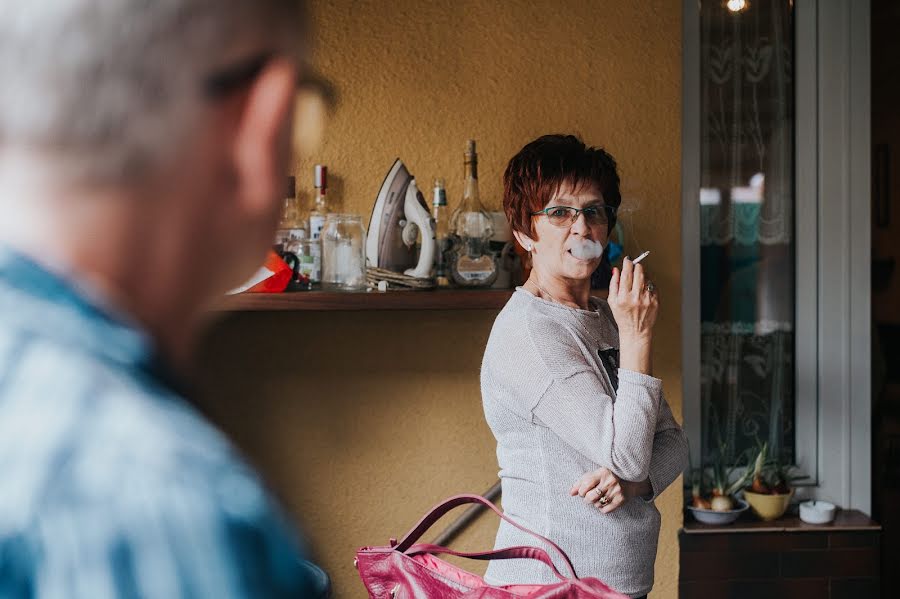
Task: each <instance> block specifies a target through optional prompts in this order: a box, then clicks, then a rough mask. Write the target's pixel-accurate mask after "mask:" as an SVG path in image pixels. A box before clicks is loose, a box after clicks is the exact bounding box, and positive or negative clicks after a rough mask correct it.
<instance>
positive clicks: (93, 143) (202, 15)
mask: <svg viewBox="0 0 900 599" xmlns="http://www.w3.org/2000/svg"><path fill="white" fill-rule="evenodd" d="M305 24H306V16H305V12H304V6H303V3H302V2H301V1H299V0H0V152H2V150H3V149H4V148H13V149H17V148H18V149H25V150H27V151H34V152H37V153H39V154H41V155H45V156H47V157H48V158H50V159H51V160H53V161H54V162H55V163H58V164H59V166H61V167H63V168H64V169H65V170H66V171H67V174H68V176H70V177H76V178H79V179H90V180H107V181H120V180H122V179H124V178H132V177H142V176H146V175H148V174H151V173H153V172H154V171H155V170H156V169H158V168H160V167H161V166H162V165H163V164H165V162H166V160H167V158H169V159H171V158H172V156H173V155H175V153H176V151H177V149H178V148H179V147H180V144H182V143H183V142H184V140H185V139H187V138H189V136H190V134H191V132H192V131H195V130H196V127H198V126H201V124H202V123H203V122H204V116H205V115H207V114H208V113H209V111H208V107H209V102H210V99H209V98H208V96H207V94H206V93H205V90H204V81H205V80H206V79H208V78H209V77H210V76H211V75H213V74H214V73H216V72H217V71H219V70H221V69H223V68H226V69H227V68H228V67H229V66H233V65H235V64H236V63H238V64H239V63H240V62H241V61H247V60H250V59H252V58H254V57H255V56H262V55H265V54H266V53H269V54H279V53H282V54H288V55H289V56H290V57H292V58H295V59H297V60H300V59H301V58H302V55H303V53H304V50H305V48H304V43H303V42H304V39H303V38H305V33H306V31H305Z"/></svg>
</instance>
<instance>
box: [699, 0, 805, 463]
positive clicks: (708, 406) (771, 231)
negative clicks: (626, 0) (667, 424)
mask: <svg viewBox="0 0 900 599" xmlns="http://www.w3.org/2000/svg"><path fill="white" fill-rule="evenodd" d="M791 4H792V3H791V2H790V0H782V1H778V0H754V1H753V2H750V3H748V4H747V7H746V8H745V9H744V10H742V11H738V12H733V11H731V10H729V8H728V6H727V3H726V2H724V1H721V0H716V1H708V0H704V1H703V2H702V3H701V5H700V19H701V65H700V67H701V81H702V87H701V115H702V121H701V122H702V125H701V168H702V172H701V187H702V189H701V195H700V198H699V209H700V222H701V231H700V240H699V242H700V244H701V285H702V288H701V321H702V327H703V328H702V331H701V361H702V363H701V393H702V396H701V405H702V414H703V423H702V430H703V448H702V454H703V456H704V460H708V459H710V456H711V452H712V451H713V450H715V448H717V447H718V443H719V440H721V441H723V442H724V443H725V444H726V446H727V448H728V452H729V454H730V457H731V458H732V459H736V458H737V456H738V455H740V454H741V452H742V451H744V450H745V449H747V448H752V447H755V446H756V443H757V440H760V441H767V442H768V443H769V446H770V447H772V448H773V449H774V450H775V451H777V452H779V453H782V454H783V455H788V456H790V455H793V446H794V333H793V331H794V326H793V323H794V245H793V239H794V159H793V157H794V115H793V112H794V89H793V19H792V7H791Z"/></svg>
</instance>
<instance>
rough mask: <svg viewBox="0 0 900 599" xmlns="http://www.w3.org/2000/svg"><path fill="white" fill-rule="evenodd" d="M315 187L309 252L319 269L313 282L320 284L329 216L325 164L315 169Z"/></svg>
mask: <svg viewBox="0 0 900 599" xmlns="http://www.w3.org/2000/svg"><path fill="white" fill-rule="evenodd" d="M313 187H314V188H315V190H316V191H315V196H314V199H313V207H312V209H311V210H310V211H309V238H310V241H311V242H312V243H311V244H310V247H309V252H310V255H311V256H312V260H313V262H314V264H315V265H316V271H317V272H316V274H315V275H314V276H315V280H314V281H313V283H316V284H318V283H319V281H320V276H321V265H322V239H321V237H322V228H323V227H324V226H325V218H326V217H327V216H328V202H327V201H326V197H325V192H326V190H327V189H328V167H326V166H325V165H324V164H317V165H316V166H315V168H314V169H313Z"/></svg>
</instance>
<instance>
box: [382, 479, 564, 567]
mask: <svg viewBox="0 0 900 599" xmlns="http://www.w3.org/2000/svg"><path fill="white" fill-rule="evenodd" d="M467 503H480V504H481V505H483V506H485V507H488V508H490V509H492V510H493V511H494V513H495V514H497V515H498V516H500V518H501V519H503V520H504V521H506V522H508V523H509V524H511V525H513V526H515V527H516V528H518V529H519V530H521V531H522V532H524V533H527V534H529V535H531V536H532V537H534V538H536V539H538V540H539V541H542V542H544V543H546V544H547V545H549V546H550V547H552V548H553V549H554V550H555V551H556V553H557V555H559V556H560V557H562V559H563V562H565V564H566V566H567V567H568V570H569V573H570V574H571V575H572V578H574V579H575V580H578V575H576V574H575V568H574V567H573V566H572V562H571V561H570V560H569V556H568V555H566V552H565V551H563V550H562V549H560V547H559V545H557V544H556V543H554V542H553V541H551V540H550V539H547V538H544V537H542V536H541V535H539V534H538V533H536V532H534V531H531V530H528V529H527V528H525V527H524V526H522V525H521V524H519V523H517V522H515V521H514V520H512V519H511V518H508V517H507V516H506V515H505V514H503V512H501V511H500V510H499V509H498V508H497V506H496V505H494V504H493V503H491V502H490V501H488V500H487V499H485V498H484V497H482V496H480V495H469V494H463V495H454V496H453V497H450V498H448V499H445V500H444V501H442V502H441V503H439V504H437V505H436V506H434V507H433V508H431V511H429V512H428V513H427V514H425V515H424V516H422V519H421V520H419V522H418V523H417V524H416V525H415V526H413V527H412V529H411V530H410V531H409V532H408V533H406V535H404V537H403V538H402V539H401V540H400V542H399V543H397V545H396V546H395V547H394V549H396V550H397V551H401V552H403V553H406V551H407V550H408V549H409V548H410V547H412V545H413V544H414V543H415V542H416V541H418V540H419V538H421V536H422V535H423V534H425V531H427V530H428V529H429V528H431V527H432V525H433V524H434V523H435V522H437V521H438V520H440V519H441V517H442V516H444V514H446V513H447V512H449V511H450V510H452V509H453V508H455V507H458V506H461V505H465V504H467ZM545 553H546V552H545ZM548 557H549V556H548ZM538 559H540V558H538ZM551 563H552V560H551ZM555 569H556V568H555V567H554V570H555ZM557 574H559V572H558V571H557Z"/></svg>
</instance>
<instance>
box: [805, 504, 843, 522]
mask: <svg viewBox="0 0 900 599" xmlns="http://www.w3.org/2000/svg"><path fill="white" fill-rule="evenodd" d="M834 511H835V507H834V504H833V503H828V502H827V501H815V500H813V501H804V502H803V503H801V504H800V519H801V520H803V521H804V522H806V523H807V524H828V523H829V522H831V521H832V520H834Z"/></svg>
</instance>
